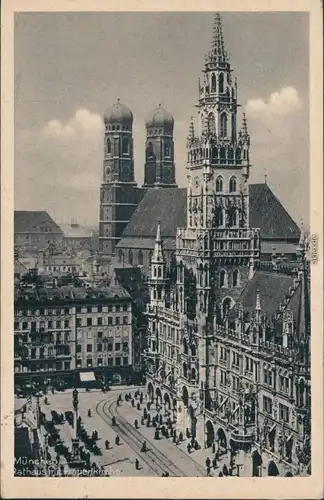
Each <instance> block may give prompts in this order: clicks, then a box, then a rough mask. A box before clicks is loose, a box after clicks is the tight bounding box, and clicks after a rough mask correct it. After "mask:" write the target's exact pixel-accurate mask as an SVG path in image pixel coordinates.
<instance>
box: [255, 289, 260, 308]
mask: <svg viewBox="0 0 324 500" xmlns="http://www.w3.org/2000/svg"><path fill="white" fill-rule="evenodd" d="M255 310H256V311H261V300H260V290H257V291H256V297H255Z"/></svg>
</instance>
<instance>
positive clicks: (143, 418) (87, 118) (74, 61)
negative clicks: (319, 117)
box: [2, 2, 322, 498]
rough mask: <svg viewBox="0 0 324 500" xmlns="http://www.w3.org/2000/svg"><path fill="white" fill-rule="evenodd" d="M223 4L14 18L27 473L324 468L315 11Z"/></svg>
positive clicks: (300, 472) (16, 320)
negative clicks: (320, 449)
mask: <svg viewBox="0 0 324 500" xmlns="http://www.w3.org/2000/svg"><path fill="white" fill-rule="evenodd" d="M261 3H262V2H261ZM214 7H215V8H214V9H213V10H212V6H211V9H210V10H205V11H198V10H197V11H195V10H194V9H192V10H191V11H180V10H179V11H156V10H155V11H154V10H152V11H149V10H146V11H145V9H144V10H143V11H127V10H125V11H113V10H112V11H82V9H80V11H73V12H72V11H70V12H68V11H59V9H58V11H57V12H55V11H50V12H42V11H41V9H39V11H38V12H15V13H14V18H13V23H14V27H13V30H14V37H13V56H14V72H13V85H14V116H13V117H12V119H13V132H14V138H13V146H12V148H13V155H14V170H13V172H12V178H13V194H12V198H13V202H12V205H13V211H12V212H13V213H12V221H13V230H12V240H13V241H12V242H11V244H12V257H11V259H12V263H13V271H12V278H13V283H12V286H9V285H8V284H7V285H8V286H7V285H6V290H7V292H6V293H7V294H8V295H12V302H13V303H12V308H11V314H12V316H11V319H10V320H9V322H8V324H10V323H11V324H12V326H11V328H12V330H11V332H12V333H11V335H12V338H10V336H9V334H10V330H9V331H7V332H6V334H7V337H6V338H7V340H6V342H12V346H13V347H12V359H11V360H10V365H11V368H10V367H9V370H11V374H10V375H9V378H10V377H11V378H12V389H10V391H12V393H11V395H10V394H8V396H10V398H11V400H12V401H13V405H14V408H13V409H12V419H13V422H12V429H11V431H10V432H11V433H12V434H13V436H12V444H13V450H12V453H13V456H12V460H11V463H10V464H9V465H8V467H9V468H10V469H11V470H13V477H14V478H15V480H16V479H18V478H21V479H22V478H33V481H35V482H37V481H38V480H39V479H42V480H45V479H46V478H56V479H61V478H70V479H71V478H73V480H74V483H75V484H76V487H78V485H77V483H78V482H79V481H78V480H79V479H80V478H98V479H99V478H101V479H103V478H104V479H106V478H107V480H112V479H113V478H121V477H122V478H130V479H136V478H144V479H145V478H147V480H148V479H150V478H157V477H162V478H167V477H168V478H169V481H170V478H181V477H187V478H197V477H198V478H206V481H207V485H208V487H209V488H211V490H210V491H214V492H213V493H212V495H213V496H214V498H215V494H216V495H217V491H220V489H221V488H223V484H224V483H225V487H226V488H230V485H231V484H234V485H237V487H238V485H239V484H240V482H239V483H237V481H238V480H239V479H242V480H243V479H244V478H256V479H261V478H262V479H263V480H264V479H265V478H269V477H271V478H272V477H277V478H286V479H288V478H296V477H298V478H309V480H311V478H312V474H313V467H316V464H317V465H318V464H320V463H322V462H321V461H322V458H321V457H320V459H319V462H316V461H315V462H316V463H315V464H314V453H313V450H312V443H313V442H314V439H313V433H314V428H313V426H312V413H313V412H312V404H311V402H312V400H313V398H314V397H315V399H316V398H319V399H321V398H322V394H320V395H319V396H318V394H316V393H314V390H313V391H312V388H313V377H312V376H311V373H313V372H312V363H313V354H315V353H313V350H314V344H312V343H311V335H312V334H313V333H314V332H313V329H314V328H312V325H313V322H312V321H311V318H312V319H313V308H312V303H313V302H312V301H313V294H312V293H311V289H313V285H312V283H313V282H312V277H313V276H312V275H313V273H315V274H319V273H320V267H319V265H320V264H319V260H320V257H319V250H318V249H319V241H320V238H319V233H318V232H316V231H317V230H316V229H313V227H315V226H313V222H312V220H313V216H314V211H313V210H312V203H314V202H315V196H314V195H313V194H312V195H311V177H312V176H313V177H312V178H313V180H314V178H315V174H314V173H313V170H312V169H314V168H315V166H316V165H315V164H316V162H315V161H314V160H312V162H313V163H314V164H313V165H312V162H311V155H310V151H311V142H312V138H311V133H310V131H311V129H312V127H311V123H310V121H311V116H312V115H311V111H310V110H311V107H310V100H311V91H310V89H311V88H312V87H311V84H310V81H311V80H310V70H311V65H312V63H311V57H310V53H311V52H310V45H311V44H310V39H311V30H310V26H311V23H310V17H311V16H310V12H309V11H306V10H304V11H302V10H301V9H300V10H299V11H298V10H296V11H285V12H282V11H276V10H273V11H262V9H259V11H252V10H250V11H249V10H245V11H244V10H242V11H240V12H238V11H235V10H234V11H226V10H220V11H217V2H215V3H214ZM319 44H320V41H319ZM321 112H322V111H321ZM312 158H313V156H312ZM320 179H321V177H318V183H319V184H320ZM319 189H321V187H319ZM320 192H321V191H319V193H320ZM321 210H322V209H320V210H319V212H317V214H318V215H317V222H318V220H319V219H320V218H321V217H322V212H321ZM316 227H319V226H318V225H317V226H316ZM320 244H321V245H322V242H321V241H320ZM9 262H10V260H9ZM318 279H321V278H318ZM318 283H319V281H318ZM2 292H3V293H4V291H2ZM321 296H322V290H321V289H320V290H319V292H318V294H317V302H316V303H317V304H318V303H319V301H321V299H320V297H321ZM318 299H319V300H318ZM318 312H319V311H318ZM317 317H318V316H317ZM321 328H322V326H321V325H320V324H319V325H318V327H317V330H318V331H317V332H315V335H317V336H318V335H319V334H321V332H322V329H321ZM321 342H322V340H321V341H320V342H319V344H318V346H319V349H320V350H321V348H322V345H321ZM312 345H313V348H312ZM316 360H318V355H317V358H316ZM7 363H8V365H9V361H8V360H7ZM316 363H317V361H316ZM7 369H8V368H7ZM321 377H322V374H320V379H321ZM318 380H319V379H318ZM8 387H9V388H10V386H8ZM317 387H318V386H317ZM317 390H318V389H317ZM8 392H9V389H8ZM316 404H317V403H316ZM318 404H319V407H320V406H321V405H322V402H320V401H318ZM320 436H321V433H319V434H318V437H319V438H320ZM315 440H316V437H315ZM7 461H8V459H7ZM234 478H235V479H236V482H235V481H234ZM212 479H214V480H215V479H219V481H217V482H216V483H215V484H214V486H213V485H212V484H211V483H212V482H213V481H212ZM231 479H232V480H233V482H231ZM229 481H230V483H228V482H229ZM18 482H19V481H18ZM95 482H96V481H95ZM167 483H168V481H167V480H166V481H165V483H164V482H162V483H161V487H162V488H164V484H166V485H167ZM289 483H290V484H293V479H290V480H289V481H288V484H289ZM59 484H61V483H59ZM107 484H108V483H107ZM130 484H131V483H130ZM144 484H145V483H144ZM242 484H243V483H242ZM260 484H261V486H262V481H261V482H260ZM271 484H275V482H274V483H271ZM285 484H286V483H285ZM62 485H63V490H64V482H63V483H62ZM60 488H61V487H60ZM72 488H73V487H72ZM130 488H131V487H130ZM171 491H172V490H171ZM215 491H216V493H215ZM42 493H44V492H42ZM72 493H73V492H72ZM72 493H71V494H72ZM52 494H53V493H52ZM60 494H65V495H66V494H67V493H66V491H65V493H64V491H61V493H60ZM102 494H104V495H106V498H107V495H108V496H109V493H107V491H106V492H102ZM171 494H172V493H171ZM110 495H111V493H110ZM187 495H190V492H187ZM142 498H143V497H142ZM188 498H189V497H188ZM250 498H251V497H250ZM259 498H260V496H259ZM272 498H274V496H272ZM286 498H288V496H287V497H286Z"/></svg>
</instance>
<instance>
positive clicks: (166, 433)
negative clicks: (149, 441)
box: [165, 429, 169, 439]
mask: <svg viewBox="0 0 324 500" xmlns="http://www.w3.org/2000/svg"><path fill="white" fill-rule="evenodd" d="M165 437H166V438H167V439H169V429H165Z"/></svg>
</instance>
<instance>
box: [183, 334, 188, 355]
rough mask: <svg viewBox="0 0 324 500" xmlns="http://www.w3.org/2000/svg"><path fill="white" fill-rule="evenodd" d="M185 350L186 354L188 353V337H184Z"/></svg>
mask: <svg viewBox="0 0 324 500" xmlns="http://www.w3.org/2000/svg"><path fill="white" fill-rule="evenodd" d="M183 352H184V354H188V343H187V339H186V337H184V338H183Z"/></svg>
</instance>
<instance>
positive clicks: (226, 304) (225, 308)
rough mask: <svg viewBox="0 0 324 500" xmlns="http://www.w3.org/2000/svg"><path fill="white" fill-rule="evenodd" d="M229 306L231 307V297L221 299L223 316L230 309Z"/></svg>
mask: <svg viewBox="0 0 324 500" xmlns="http://www.w3.org/2000/svg"><path fill="white" fill-rule="evenodd" d="M230 308H231V299H230V298H229V297H227V298H226V299H224V300H223V305H222V312H223V318H224V317H225V315H226V314H227V312H228V311H229V310H230Z"/></svg>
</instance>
